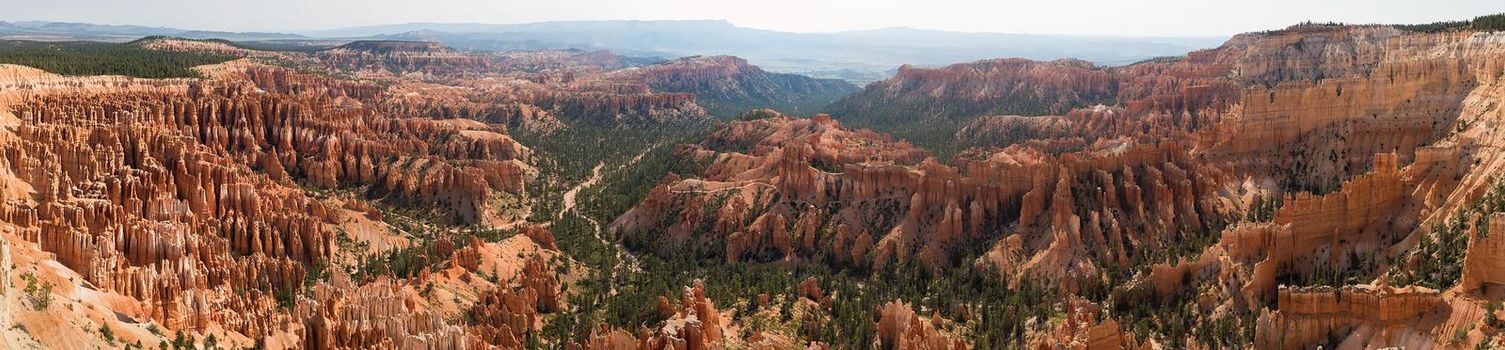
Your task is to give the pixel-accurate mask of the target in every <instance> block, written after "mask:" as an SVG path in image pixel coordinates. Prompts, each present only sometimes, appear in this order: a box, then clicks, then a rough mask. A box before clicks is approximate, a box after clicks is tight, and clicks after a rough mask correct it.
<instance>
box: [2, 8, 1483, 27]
mask: <svg viewBox="0 0 1505 350" xmlns="http://www.w3.org/2000/svg"><path fill="white" fill-rule="evenodd" d="M1498 12H1505V0H1338V1H1334V0H1240V1H1206V0H1161V1H1133V0H1032V1H1017V0H991V1H990V0H918V1H894V0H761V1H759V0H739V1H717V0H636V1H607V0H526V1H517V0H264V1H258V0H236V1H222V0H0V20H7V21H21V20H45V21H73V22H91V23H101V24H135V25H150V26H167V27H178V28H185V29H205V30H230V31H295V30H310V29H327V28H335V27H347V26H358V25H372V24H392V23H408V22H479V23H524V22H539V21H555V20H602V19H725V20H729V21H731V22H732V23H734V24H737V25H740V26H745V27H754V28H765V29H775V30H784V31H798V32H815V31H839V30H853V29H875V28H883V27H898V26H904V27H914V28H923V29H940V30H955V31H973V32H1010V33H1044V34H1089V35H1157V36H1163V35H1227V34H1233V33H1239V32H1247V31H1255V30H1264V29H1275V28H1281V27H1285V26H1287V25H1290V24H1294V23H1296V22H1300V21H1304V20H1316V21H1340V22H1351V23H1422V22H1431V21H1437V20H1451V19H1465V18H1472V17H1474V16H1478V15H1483V14H1491V13H1498Z"/></svg>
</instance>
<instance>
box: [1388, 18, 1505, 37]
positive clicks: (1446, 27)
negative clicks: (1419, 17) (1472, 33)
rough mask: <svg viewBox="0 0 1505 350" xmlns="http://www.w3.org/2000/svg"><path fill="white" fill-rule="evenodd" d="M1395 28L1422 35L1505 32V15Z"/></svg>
mask: <svg viewBox="0 0 1505 350" xmlns="http://www.w3.org/2000/svg"><path fill="white" fill-rule="evenodd" d="M1395 27H1396V28H1400V29H1401V30H1406V31H1412V32H1422V33H1440V32H1451V31H1460V30H1469V29H1472V30H1479V31H1496V30H1505V13H1499V14H1493V15H1486V16H1479V17H1474V19H1472V20H1464V21H1441V22H1432V23H1426V24H1403V25H1397V26H1395Z"/></svg>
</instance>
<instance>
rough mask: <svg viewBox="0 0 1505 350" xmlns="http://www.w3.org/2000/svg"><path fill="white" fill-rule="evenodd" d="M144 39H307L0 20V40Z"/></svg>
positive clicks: (126, 26)
mask: <svg viewBox="0 0 1505 350" xmlns="http://www.w3.org/2000/svg"><path fill="white" fill-rule="evenodd" d="M147 36H172V37H179V38H188V39H225V40H296V39H310V38H309V37H306V36H302V35H297V34H287V33H264V32H225V31H208V30H188V29H176V28H166V27H148V26H135V25H109V24H91V23H75V22H42V21H20V22H5V21H0V39H28V40H72V39H80V40H99V41H130V40H135V39H138V38H141V37H147Z"/></svg>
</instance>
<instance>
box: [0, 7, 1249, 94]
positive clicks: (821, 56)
mask: <svg viewBox="0 0 1505 350" xmlns="http://www.w3.org/2000/svg"><path fill="white" fill-rule="evenodd" d="M143 36H174V37H181V38H190V39H208V38H218V39H227V40H234V41H306V40H316V39H339V40H403V41H435V42H440V43H443V44H444V45H446V46H449V47H453V48H456V49H460V50H482V51H530V50H564V49H579V50H586V51H597V50H610V51H612V52H616V53H620V54H623V55H628V56H638V57H659V58H664V59H672V58H677V57H686V56H702V55H703V56H714V55H732V56H737V57H742V58H745V59H747V60H748V61H749V62H751V63H752V64H754V65H757V66H759V67H762V68H764V69H767V70H768V71H770V72H776V73H794V74H801V75H807V76H812V77H816V78H834V79H842V80H846V81H848V82H852V83H855V84H867V83H870V82H874V81H878V80H883V79H887V78H888V77H890V76H892V75H893V74H894V73H895V72H896V70H897V68H898V67H899V66H901V65H905V64H908V65H913V66H918V67H938V66H943V65H947V64H952V63H957V62H970V61H975V60H980V59H987V58H996V57H1018V58H1027V59H1033V60H1055V59H1061V58H1076V59H1082V60H1086V61H1090V62H1093V63H1095V64H1099V65H1107V66H1112V65H1122V64H1128V63H1132V62H1136V61H1140V60H1144V59H1148V58H1152V57H1159V56H1175V55H1180V54H1183V53H1185V52H1189V51H1193V50H1196V49H1201V48H1209V47H1214V46H1217V45H1218V44H1220V43H1221V42H1222V38H1202V37H1163V38H1136V37H1092V36H1069V35H1040V34H1006V33H962V32H947V31H936V30H921V29H912V28H883V29H874V30H861V31H846V32H830V33H793V32H780V31H774V30H766V29H756V28H747V27H739V26H736V25H734V24H732V23H730V22H727V21H723V20H672V21H670V20H653V21H626V20H622V21H567V22H539V23H525V24H482V23H409V24H389V25H377V26H365V27H351V28H340V29H330V30H315V31H302V32H298V33H296V34H288V33H257V32H247V33H239V32H215V31H198V30H185V29H175V28H163V27H147V26H127V25H97V24H86V23H62V22H0V39H28V40H72V39H83V40H102V41H129V40H134V39H137V38H139V37H143Z"/></svg>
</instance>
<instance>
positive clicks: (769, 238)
mask: <svg viewBox="0 0 1505 350" xmlns="http://www.w3.org/2000/svg"><path fill="white" fill-rule="evenodd" d="M1088 148H1089V149H1087V150H1083V151H1078V152H1072V153H1065V154H1059V155H1051V154H1047V153H1044V152H1041V151H1038V150H1035V149H1031V148H1024V147H1012V148H1008V149H1003V150H998V151H996V152H994V153H980V154H975V155H969V156H966V157H965V158H963V159H960V160H958V163H959V165H958V166H957V167H953V166H947V165H943V164H940V163H939V162H937V161H935V160H934V159H930V158H926V155H925V154H924V153H923V152H921V151H919V150H917V149H915V148H913V146H910V145H909V144H907V143H904V142H893V141H890V140H888V139H887V138H885V137H882V136H880V135H877V134H874V133H872V132H870V131H866V130H862V131H850V130H847V129H844V128H842V127H841V125H840V124H839V123H837V122H836V121H834V120H832V119H831V118H829V117H826V116H816V117H814V118H809V119H794V118H789V117H785V116H782V115H778V116H774V117H771V118H766V119H760V120H755V121H746V122H733V123H730V124H728V125H727V126H725V127H724V128H722V129H720V130H718V131H717V132H716V133H713V134H712V135H711V136H710V137H709V138H707V140H706V141H704V142H702V143H701V144H699V145H688V146H684V147H681V148H680V149H678V150H677V152H678V153H679V154H681V155H683V156H684V157H686V158H692V159H699V160H702V161H705V162H709V163H710V166H709V167H708V168H707V169H706V171H705V173H704V174H700V175H701V177H696V178H686V179H676V178H670V179H666V180H665V181H664V182H662V183H661V184H660V185H659V186H658V187H657V188H655V189H654V190H653V191H652V192H650V193H649V194H648V197H647V198H646V199H645V200H644V201H643V203H642V204H641V205H639V206H638V207H636V208H634V209H633V210H631V211H629V212H627V213H626V214H624V215H623V216H622V217H620V218H618V219H617V220H616V221H615V222H614V223H613V224H612V227H613V228H614V229H616V230H619V231H620V232H623V233H626V234H628V238H627V239H628V240H629V243H632V244H643V245H648V248H651V249H667V248H663V247H680V246H683V245H685V244H688V245H690V246H692V247H696V248H697V249H698V250H699V251H700V252H701V253H702V254H706V255H710V256H723V257H725V258H726V259H728V260H732V261H762V262H769V261H782V262H785V263H801V262H815V263H835V264H843V265H850V266H863V267H873V268H879V269H881V268H883V267H885V266H889V265H891V264H895V263H907V262H910V261H917V262H920V263H922V264H923V265H924V266H927V267H930V268H932V269H942V268H947V267H952V266H957V265H958V264H962V263H967V262H962V261H959V259H960V258H962V257H964V256H968V255H973V254H978V253H980V251H978V250H977V249H976V245H975V243H976V242H979V241H997V242H999V243H996V244H995V245H994V248H993V249H992V250H990V251H988V252H986V254H984V255H983V256H982V257H980V258H978V260H977V261H976V262H975V264H977V265H978V266H979V267H985V268H989V269H994V270H996V271H999V273H1000V274H1001V275H1002V276H1004V277H1007V278H1009V279H1011V280H1017V279H1019V278H1024V277H1025V276H1026V275H1029V276H1031V277H1032V278H1036V279H1039V280H1042V281H1044V280H1051V281H1061V282H1062V283H1061V284H1062V285H1074V284H1073V283H1069V282H1068V281H1070V280H1076V279H1092V278H1096V276H1097V274H1098V273H1100V271H1099V269H1101V268H1103V267H1105V265H1115V266H1124V265H1126V264H1127V263H1128V262H1129V261H1130V260H1131V259H1133V258H1134V257H1136V256H1139V255H1142V254H1143V253H1142V252H1143V251H1146V250H1152V249H1155V248H1156V247H1159V246H1162V245H1165V244H1167V243H1168V242H1169V241H1170V240H1173V239H1175V238H1176V237H1178V235H1179V231H1180V230H1182V229H1187V228H1202V227H1205V226H1207V225H1212V224H1214V223H1213V222H1212V221H1210V220H1211V219H1210V218H1209V219H1203V215H1204V214H1214V215H1220V214H1219V213H1222V212H1224V211H1225V210H1228V208H1227V206H1228V204H1227V203H1225V202H1220V201H1217V200H1216V197H1215V194H1216V193H1217V192H1219V191H1223V190H1225V187H1226V186H1225V185H1226V184H1227V183H1231V182H1232V181H1231V180H1230V179H1229V178H1228V177H1227V176H1226V175H1225V170H1223V169H1220V168H1217V167H1211V166H1206V165H1203V164H1202V163H1199V162H1195V161H1193V160H1192V159H1190V158H1188V157H1187V150H1186V149H1185V148H1184V147H1183V146H1181V145H1179V144H1175V143H1164V144H1161V145H1145V144H1136V143H1135V142H1133V141H1132V140H1125V139H1120V140H1113V141H1103V142H1099V143H1097V144H1094V145H1091V146H1090V147H1088ZM1005 238H1007V239H1005ZM634 242H642V243H634ZM652 244H660V245H661V246H652ZM665 252H667V250H665ZM1017 252H1024V255H1025V256H1026V257H1027V258H1026V259H1015V256H1017V255H1018V254H1016V253H1017ZM821 259H825V260H821ZM1027 272H1028V273H1027Z"/></svg>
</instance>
